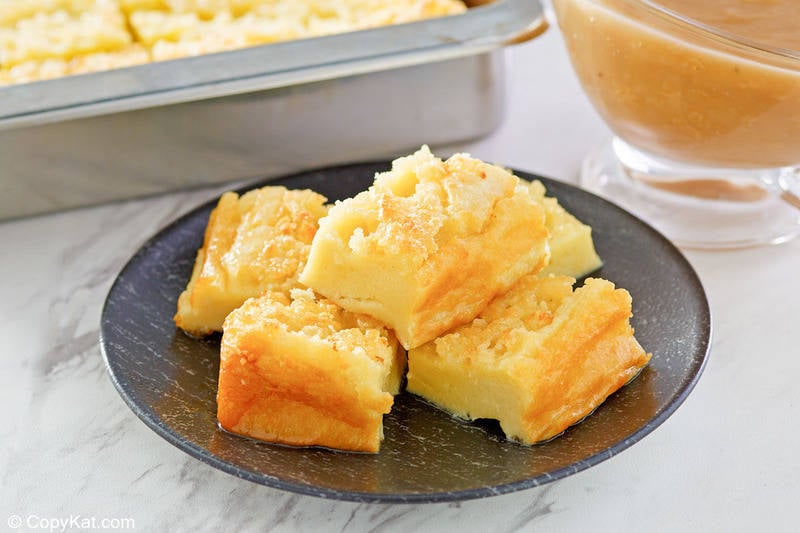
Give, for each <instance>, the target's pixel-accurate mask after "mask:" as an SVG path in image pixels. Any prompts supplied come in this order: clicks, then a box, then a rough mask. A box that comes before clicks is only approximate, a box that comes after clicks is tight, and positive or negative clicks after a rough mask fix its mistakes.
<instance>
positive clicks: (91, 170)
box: [0, 0, 546, 219]
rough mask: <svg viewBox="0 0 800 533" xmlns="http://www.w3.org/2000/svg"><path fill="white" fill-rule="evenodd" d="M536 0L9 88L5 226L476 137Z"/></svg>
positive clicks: (499, 1)
mask: <svg viewBox="0 0 800 533" xmlns="http://www.w3.org/2000/svg"><path fill="white" fill-rule="evenodd" d="M544 27H546V23H545V21H544V16H543V12H542V7H541V5H540V4H539V3H538V2H537V1H536V0H496V1H494V2H491V3H488V4H486V5H481V6H477V7H473V8H471V9H469V10H468V11H467V12H465V13H463V14H459V15H454V16H449V17H442V18H436V19H429V20H424V21H419V22H413V23H408V24H399V25H395V26H386V27H382V28H376V29H370V30H362V31H356V32H352V33H345V34H339V35H331V36H325V37H317V38H311V39H303V40H296V41H287V42H282V43H275V44H269V45H263V46H256V47H252V48H246V49H241V50H235V51H230V52H222V53H217V54H209V55H204V56H198V57H191V58H183V59H178V60H173V61H164V62H159V63H150V64H146V65H140V66H135V67H129V68H123V69H117V70H111V71H106V72H98V73H92V74H85V75H80V76H70V77H65V78H57V79H54V80H48V81H43V82H36V83H29V84H24V85H16V86H8V87H3V88H0V191H1V192H2V194H0V219H4V218H12V217H19V216H24V215H30V214H35V213H41V212H45V211H51V210H55V209H64V208H70V207H77V206H81V205H87V204H91V203H97V202H103V201H108V200H114V199H122V198H129V197H133V196H141V195H146V194H153V193H158V192H164V191H168V190H174V189H177V188H184V187H190V186H199V185H206V184H212V183H221V182H225V181H232V180H242V179H249V178H254V177H264V176H276V175H280V174H284V173H287V172H291V171H295V170H300V169H304V168H310V167H315V166H322V165H328V164H335V163H339V162H344V161H351V160H356V159H365V158H375V157H386V156H391V155H395V154H397V153H399V152H401V151H404V150H407V149H410V148H412V147H415V146H417V145H419V144H421V143H429V144H433V145H435V144H441V143H447V142H452V141H458V140H465V139H469V138H475V137H480V136H482V135H485V134H487V133H489V132H490V131H492V130H493V129H494V128H495V127H496V126H497V124H498V123H499V122H500V120H501V118H502V113H503V100H504V60H503V59H504V58H503V54H502V48H503V46H504V45H506V44H509V43H513V42H517V41H519V40H524V39H526V38H530V37H532V36H533V35H535V34H536V33H538V32H539V31H540V30H541V29H542V28H544Z"/></svg>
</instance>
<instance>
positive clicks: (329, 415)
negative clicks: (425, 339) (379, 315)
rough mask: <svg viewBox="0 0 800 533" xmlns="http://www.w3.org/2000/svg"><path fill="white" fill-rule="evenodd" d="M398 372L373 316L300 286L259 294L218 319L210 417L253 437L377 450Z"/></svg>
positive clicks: (389, 342)
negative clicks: (214, 409) (213, 402)
mask: <svg viewBox="0 0 800 533" xmlns="http://www.w3.org/2000/svg"><path fill="white" fill-rule="evenodd" d="M404 371H405V353H404V351H403V350H398V344H397V340H396V339H395V336H394V334H393V333H392V332H391V331H390V330H389V329H387V328H385V327H384V326H383V325H382V324H379V323H378V322H377V321H376V320H374V319H373V318H371V317H368V316H365V315H358V314H354V313H350V312H348V311H345V310H344V309H342V308H341V307H339V306H338V305H336V304H335V303H333V302H331V301H329V300H326V299H325V298H319V297H317V296H316V295H315V294H314V293H313V292H312V291H310V290H301V289H295V290H293V291H291V295H290V296H287V295H285V294H283V293H277V292H268V293H266V294H265V295H263V296H261V297H259V298H252V299H250V300H248V301H247V302H246V303H245V304H244V305H243V306H241V307H240V308H239V309H237V310H235V311H234V312H233V313H231V314H230V316H228V318H227V319H226V320H225V328H224V332H223V334H222V348H221V353H220V374H219V391H218V395H217V406H218V411H217V418H218V420H219V423H220V425H221V426H222V427H223V428H225V429H227V430H228V431H231V432H233V433H238V434H241V435H247V436H250V437H254V438H257V439H260V440H265V441H270V442H277V443H283V444H290V445H297V446H311V445H315V446H326V447H329V448H336V449H340V450H352V451H362V452H377V451H378V449H379V447H380V443H381V440H382V439H383V415H384V414H386V413H388V412H389V410H390V409H391V407H392V404H393V402H394V398H393V395H394V394H397V392H398V390H399V388H400V380H401V379H402V376H403V372H404Z"/></svg>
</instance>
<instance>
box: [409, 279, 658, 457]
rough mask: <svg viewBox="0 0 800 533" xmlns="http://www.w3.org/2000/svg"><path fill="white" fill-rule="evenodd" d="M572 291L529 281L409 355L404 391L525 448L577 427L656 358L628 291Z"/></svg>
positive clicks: (591, 286)
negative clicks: (636, 331)
mask: <svg viewBox="0 0 800 533" xmlns="http://www.w3.org/2000/svg"><path fill="white" fill-rule="evenodd" d="M573 281H574V280H573V279H572V278H568V277H563V276H562V277H547V278H539V277H537V276H535V275H528V276H526V277H524V278H523V279H521V280H520V282H519V283H518V284H517V285H515V286H514V287H513V288H512V289H511V290H510V291H509V292H508V293H507V294H506V295H504V296H501V297H499V298H497V299H495V300H494V301H493V302H492V303H491V304H490V305H489V306H488V307H487V308H486V309H485V310H484V311H483V312H482V313H481V314H480V315H479V316H478V318H476V319H475V320H473V321H472V323H470V324H467V325H464V326H461V327H460V328H457V329H455V330H454V331H452V332H450V333H448V334H447V335H444V336H442V337H440V338H438V339H436V341H434V342H430V343H428V344H425V345H423V346H421V347H419V348H417V349H414V350H410V351H409V354H408V358H409V372H408V390H409V391H410V392H413V393H415V394H419V395H421V396H423V397H425V398H427V399H428V400H430V401H432V402H433V403H435V404H437V405H439V406H440V407H442V408H444V409H446V410H448V411H450V412H452V413H454V414H456V415H457V416H460V417H463V418H467V419H474V418H494V419H497V420H499V421H500V425H501V427H502V428H503V430H504V431H505V432H506V435H507V436H508V437H509V438H514V439H518V440H520V441H522V442H525V443H529V444H530V443H535V442H539V441H542V440H546V439H549V438H551V437H553V436H555V435H558V434H559V433H561V432H562V431H564V430H565V429H566V428H567V427H569V426H570V425H572V424H574V423H576V422H578V421H580V420H581V419H583V418H584V417H585V416H586V415H588V414H589V413H591V412H592V411H593V410H594V409H595V408H596V407H597V406H598V405H600V404H601V403H602V402H603V401H604V400H605V399H606V398H607V397H608V396H609V395H610V394H611V393H612V392H614V391H616V390H617V389H618V388H619V387H621V386H623V385H624V384H625V383H627V382H628V381H629V380H630V379H631V378H632V377H634V376H635V375H636V374H637V373H638V372H639V370H641V368H642V367H643V366H644V365H646V364H647V362H648V361H649V359H650V354H647V353H646V352H645V351H644V350H643V349H642V347H641V346H640V345H639V343H638V342H637V341H636V339H635V338H634V336H633V330H632V328H631V327H630V324H629V318H630V316H631V299H630V295H629V294H628V292H627V291H625V290H623V289H615V287H614V285H613V284H612V283H610V282H608V281H605V280H599V279H591V278H590V279H588V280H587V281H586V284H585V285H584V286H583V287H581V288H579V289H577V290H576V291H575V292H574V293H573V292H572V289H571V284H572V283H573Z"/></svg>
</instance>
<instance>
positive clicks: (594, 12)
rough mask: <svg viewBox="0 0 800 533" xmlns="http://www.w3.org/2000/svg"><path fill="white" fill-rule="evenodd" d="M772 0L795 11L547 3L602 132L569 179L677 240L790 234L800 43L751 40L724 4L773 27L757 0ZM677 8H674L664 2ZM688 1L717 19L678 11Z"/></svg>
mask: <svg viewBox="0 0 800 533" xmlns="http://www.w3.org/2000/svg"><path fill="white" fill-rule="evenodd" d="M781 1H783V3H784V4H785V7H786V9H791V8H793V9H794V10H795V11H797V9H798V6H797V5H796V4H795V5H794V6H790V5H789V4H790V2H789V1H788V0H777V1H775V0H772V1H770V0H765V1H763V2H758V1H752V0H751V1H749V2H743V1H741V0H716V1H708V2H695V3H694V5H691V4H689V3H687V2H688V0H663V1H661V2H656V1H649V0H553V5H554V8H555V12H556V16H557V18H558V23H559V26H560V27H561V30H562V34H563V36H564V40H565V42H566V45H567V49H568V51H569V55H570V59H571V61H572V65H573V67H574V69H575V72H576V74H577V76H578V78H579V80H580V82H581V84H582V86H583V89H584V91H585V92H586V94H587V96H588V97H589V99H590V100H591V102H592V103H593V105H594V107H595V108H596V109H597V111H598V112H599V113H600V115H601V116H602V117H603V119H604V120H605V121H606V123H607V124H608V125H609V127H610V128H611V129H612V131H613V132H614V135H615V137H614V138H613V139H612V140H611V141H610V142H609V143H607V144H605V145H604V146H602V147H600V148H598V149H596V150H595V151H593V152H592V153H591V154H589V156H588V157H587V159H586V160H585V162H584V165H583V170H582V175H581V183H582V185H584V186H585V187H586V188H588V189H590V190H592V191H594V192H597V193H600V194H601V195H603V196H606V197H607V198H609V199H611V200H613V201H616V202H617V203H619V204H621V205H623V206H624V207H627V208H628V209H630V210H631V211H634V212H635V213H637V214H638V215H640V216H641V217H642V218H644V219H646V220H648V221H649V222H651V223H652V224H653V225H655V226H656V227H658V228H659V229H661V230H662V231H663V232H664V233H665V234H666V235H667V236H668V237H670V238H671V239H672V240H674V241H675V242H677V243H678V244H680V245H682V246H685V247H694V248H730V247H741V246H751V245H756V244H767V243H779V242H784V241H786V240H789V239H791V238H793V237H795V236H797V235H798V234H800V197H799V196H798V194H800V193H798V191H799V190H800V187H798V183H799V182H800V177H799V176H800V170H798V169H799V168H800V52H798V51H797V50H793V49H790V48H780V47H778V46H776V43H775V39H763V40H762V39H759V40H758V41H756V40H754V39H753V38H752V37H751V36H750V35H748V34H747V29H748V25H747V23H748V20H747V13H740V12H736V11H735V9H736V8H738V7H741V6H744V7H754V6H755V8H757V9H760V10H761V11H760V12H759V13H760V14H758V15H756V16H755V17H754V21H753V23H754V25H755V24H756V23H758V24H762V25H764V24H767V26H766V27H767V28H768V29H775V30H777V31H779V30H780V29H781V28H780V26H781V21H780V20H779V18H780V13H779V12H778V11H777V10H773V11H774V12H772V13H770V12H769V11H763V6H760V7H759V4H768V3H769V4H771V5H778V7H780V4H781ZM680 4H686V5H687V6H688V7H687V11H688V12H689V13H688V14H687V13H686V12H678V11H676V10H672V9H668V8H667V7H665V6H668V7H672V8H673V9H677V7H676V6H680ZM748 5H749V6H748ZM698 9H699V10H702V9H711V10H713V14H714V16H716V17H717V19H718V20H720V21H722V22H726V23H730V24H729V25H728V27H726V26H725V25H724V24H720V25H714V26H712V25H710V24H708V23H705V21H704V22H700V21H699V20H695V19H693V18H690V17H689V15H694V13H693V12H692V10H694V11H695V12H697V11H698ZM709 13H711V12H709ZM770 15H771V16H772V17H773V19H772V20H769V16H770ZM798 16H800V12H798V13H794V14H793V15H791V16H789V17H788V19H787V20H786V21H785V23H784V24H785V26H786V28H785V30H786V31H787V32H789V31H790V30H791V31H793V32H794V33H798V32H797V30H796V23H795V22H793V21H796V20H797V17H798ZM721 17H722V18H721ZM725 17H727V18H725ZM699 18H700V17H698V19H699ZM756 18H757V19H758V20H755V19H756ZM769 24H772V26H769ZM731 26H733V27H734V28H742V29H743V31H742V32H741V34H739V33H733V32H732V31H730V27H731ZM793 26H794V28H793ZM773 33H774V32H773ZM774 35H777V33H775V34H774ZM795 39H796V42H800V38H795ZM765 41H770V42H765ZM796 42H795V41H790V45H791V46H792V47H795V46H796V47H797V48H798V49H800V45H797V44H796ZM778 44H781V42H780V40H778Z"/></svg>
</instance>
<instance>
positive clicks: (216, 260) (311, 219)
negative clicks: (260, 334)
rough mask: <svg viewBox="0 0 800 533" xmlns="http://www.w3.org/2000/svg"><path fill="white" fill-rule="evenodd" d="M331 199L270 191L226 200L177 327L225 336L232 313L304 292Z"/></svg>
mask: <svg viewBox="0 0 800 533" xmlns="http://www.w3.org/2000/svg"><path fill="white" fill-rule="evenodd" d="M325 202H326V198H325V197H324V196H322V195H319V194H317V193H315V192H313V191H310V190H289V189H286V188H285V187H276V186H267V187H263V188H261V189H256V190H254V191H250V192H247V193H245V194H244V195H242V196H241V198H240V197H239V195H237V194H236V193H233V192H227V193H225V194H223V195H222V197H221V198H220V200H219V203H218V204H217V207H216V208H215V209H214V211H212V213H211V216H210V218H209V221H208V226H207V227H206V232H205V237H204V240H203V247H202V248H201V249H200V250H199V251H198V252H197V259H196V261H195V265H194V270H193V272H192V276H191V278H190V280H189V284H188V285H187V287H186V290H185V291H183V293H182V294H181V295H180V298H179V299H178V312H177V313H176V315H175V324H176V325H177V326H178V327H179V328H181V329H183V330H185V331H186V332H188V333H190V334H192V335H196V336H202V335H207V334H209V333H211V332H214V331H222V322H223V321H224V320H225V317H226V316H228V313H230V312H231V311H233V310H234V309H236V308H237V307H239V306H240V305H242V303H244V301H245V300H246V299H248V298H251V297H253V296H258V295H260V294H261V293H263V292H264V291H267V290H272V291H280V292H284V293H286V294H288V293H289V291H290V290H291V289H293V288H298V287H301V286H300V284H299V283H298V281H297V277H298V275H299V273H300V270H301V269H302V268H303V266H304V264H305V261H306V258H307V257H308V251H309V248H310V246H311V240H312V239H313V238H314V234H315V233H316V231H317V221H318V220H319V218H320V217H322V216H324V215H325V213H326V210H327V208H326V206H325Z"/></svg>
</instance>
